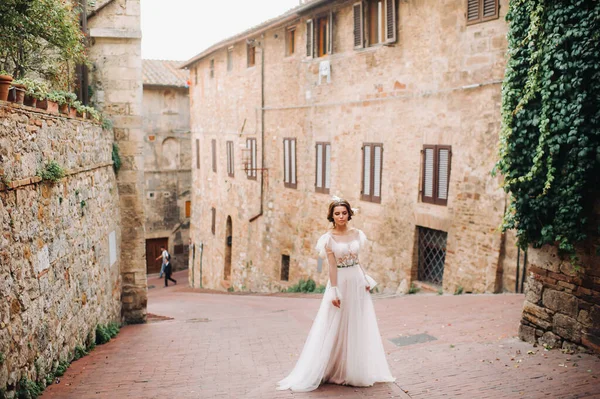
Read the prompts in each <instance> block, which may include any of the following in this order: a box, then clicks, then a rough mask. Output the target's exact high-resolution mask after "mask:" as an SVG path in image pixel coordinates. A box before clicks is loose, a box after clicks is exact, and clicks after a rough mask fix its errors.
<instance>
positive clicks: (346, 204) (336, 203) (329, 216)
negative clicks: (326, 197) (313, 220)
mask: <svg viewBox="0 0 600 399" xmlns="http://www.w3.org/2000/svg"><path fill="white" fill-rule="evenodd" d="M336 206H343V207H344V208H346V210H348V221H350V220H352V215H354V211H353V210H352V207H351V206H350V203H349V202H348V201H346V200H345V199H339V200H335V201H332V202H331V203H330V204H329V211H327V220H329V221H330V222H331V223H333V225H334V226H335V221H334V220H333V210H334V209H335V207H336Z"/></svg>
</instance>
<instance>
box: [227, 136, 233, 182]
mask: <svg viewBox="0 0 600 399" xmlns="http://www.w3.org/2000/svg"><path fill="white" fill-rule="evenodd" d="M227 175H228V176H229V177H233V175H234V173H233V141H228V142H227Z"/></svg>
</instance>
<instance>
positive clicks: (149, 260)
mask: <svg viewBox="0 0 600 399" xmlns="http://www.w3.org/2000/svg"><path fill="white" fill-rule="evenodd" d="M163 246H164V247H165V248H167V250H168V248H169V239H168V238H166V237H165V238H151V239H149V240H146V274H153V273H160V267H161V266H162V261H161V260H156V258H158V257H159V256H160V254H161V253H162V252H161V250H160V247H163Z"/></svg>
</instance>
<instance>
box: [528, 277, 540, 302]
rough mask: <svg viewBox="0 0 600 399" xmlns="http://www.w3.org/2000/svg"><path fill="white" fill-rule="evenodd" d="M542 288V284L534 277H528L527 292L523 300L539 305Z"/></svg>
mask: <svg viewBox="0 0 600 399" xmlns="http://www.w3.org/2000/svg"><path fill="white" fill-rule="evenodd" d="M543 289H544V285H543V284H542V283H541V282H540V281H538V280H535V279H532V278H530V279H529V280H528V284H527V293H526V294H525V300H527V301H529V302H531V303H533V304H536V305H539V303H540V301H541V300H542V291H543Z"/></svg>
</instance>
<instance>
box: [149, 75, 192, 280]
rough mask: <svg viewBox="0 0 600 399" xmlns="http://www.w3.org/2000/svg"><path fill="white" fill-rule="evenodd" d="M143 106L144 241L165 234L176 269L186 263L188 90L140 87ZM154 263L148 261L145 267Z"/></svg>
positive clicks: (163, 236)
mask: <svg viewBox="0 0 600 399" xmlns="http://www.w3.org/2000/svg"><path fill="white" fill-rule="evenodd" d="M143 104H144V114H143V116H144V133H145V137H144V141H145V143H144V180H145V187H144V189H145V192H144V194H145V200H144V204H145V205H144V206H145V211H146V240H149V239H157V238H163V239H165V238H166V239H167V240H168V244H167V245H168V250H169V252H170V253H171V264H172V265H173V268H174V270H182V269H186V268H187V267H188V248H189V247H188V241H189V226H190V218H189V217H188V216H187V215H186V202H188V201H191V188H192V181H191V180H192V174H191V163H192V160H191V156H192V148H191V138H190V102H189V95H188V89H187V88H178V87H168V86H167V87H161V86H150V85H144V101H143ZM155 258H156V257H155ZM147 259H149V257H147ZM152 263H154V264H152ZM159 264H160V261H157V262H155V261H154V260H153V259H149V260H148V267H149V269H152V268H151V267H150V266H158V265H159ZM153 270H155V269H153Z"/></svg>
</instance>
